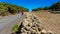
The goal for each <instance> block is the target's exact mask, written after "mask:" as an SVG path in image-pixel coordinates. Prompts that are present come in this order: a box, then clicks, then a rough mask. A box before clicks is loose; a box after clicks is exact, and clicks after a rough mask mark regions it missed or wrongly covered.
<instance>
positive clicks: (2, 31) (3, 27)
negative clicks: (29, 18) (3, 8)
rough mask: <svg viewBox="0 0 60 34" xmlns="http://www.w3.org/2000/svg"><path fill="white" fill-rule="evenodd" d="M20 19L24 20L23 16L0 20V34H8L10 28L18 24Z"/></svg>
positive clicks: (12, 16)
mask: <svg viewBox="0 0 60 34" xmlns="http://www.w3.org/2000/svg"><path fill="white" fill-rule="evenodd" d="M21 18H24V15H21V14H16V15H11V16H9V17H6V18H4V19H0V34H10V33H11V28H12V26H13V25H14V24H16V23H18V21H20V19H21Z"/></svg>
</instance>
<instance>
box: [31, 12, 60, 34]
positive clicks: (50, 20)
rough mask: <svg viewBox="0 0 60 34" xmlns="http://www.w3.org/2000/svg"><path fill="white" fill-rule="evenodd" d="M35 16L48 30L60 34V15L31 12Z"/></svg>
mask: <svg viewBox="0 0 60 34" xmlns="http://www.w3.org/2000/svg"><path fill="white" fill-rule="evenodd" d="M30 14H33V15H35V16H36V17H37V18H38V19H39V21H40V22H41V24H42V25H44V26H45V29H46V30H48V29H49V30H52V31H53V32H54V34H60V14H51V13H50V12H30Z"/></svg>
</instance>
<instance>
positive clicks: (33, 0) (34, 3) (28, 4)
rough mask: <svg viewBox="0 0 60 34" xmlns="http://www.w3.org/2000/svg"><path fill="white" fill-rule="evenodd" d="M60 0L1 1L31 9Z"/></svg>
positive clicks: (1, 0)
mask: <svg viewBox="0 0 60 34" xmlns="http://www.w3.org/2000/svg"><path fill="white" fill-rule="evenodd" d="M58 1H59V0H0V2H7V3H10V4H15V5H18V6H23V7H25V8H28V9H29V10H31V9H34V8H39V7H45V6H51V5H52V4H53V3H55V2H58Z"/></svg>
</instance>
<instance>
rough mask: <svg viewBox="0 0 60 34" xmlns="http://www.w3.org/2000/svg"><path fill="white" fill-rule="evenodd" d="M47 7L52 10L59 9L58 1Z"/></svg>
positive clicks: (59, 3)
mask: <svg viewBox="0 0 60 34" xmlns="http://www.w3.org/2000/svg"><path fill="white" fill-rule="evenodd" d="M49 9H51V10H53V11H60V1H59V2H57V3H54V4H53V5H52V6H51V7H50V8H49Z"/></svg>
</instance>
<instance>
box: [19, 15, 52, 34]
mask: <svg viewBox="0 0 60 34" xmlns="http://www.w3.org/2000/svg"><path fill="white" fill-rule="evenodd" d="M26 17H27V18H25V19H24V21H23V23H22V25H23V27H22V28H21V32H22V33H20V34H52V31H46V30H45V29H44V27H43V26H42V25H41V23H40V22H39V21H38V19H37V18H36V17H35V16H33V15H31V14H30V15H29V14H27V15H26Z"/></svg>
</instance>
